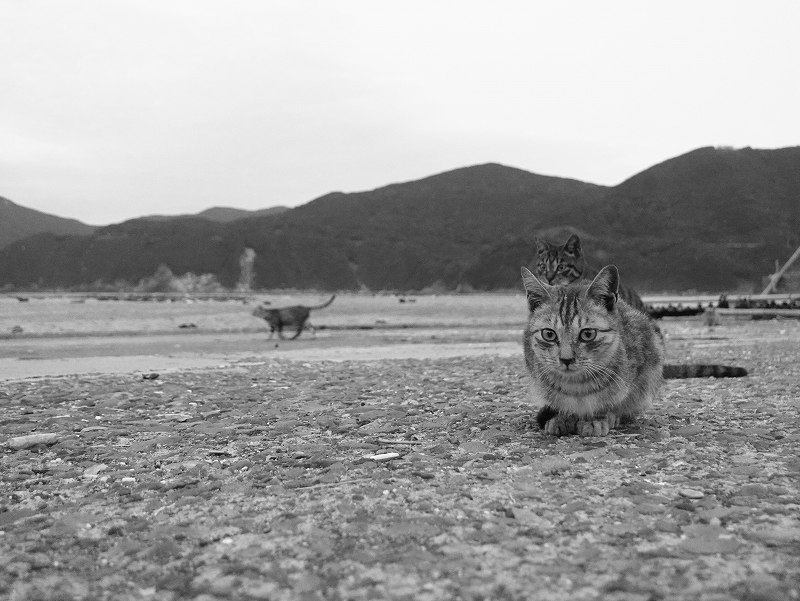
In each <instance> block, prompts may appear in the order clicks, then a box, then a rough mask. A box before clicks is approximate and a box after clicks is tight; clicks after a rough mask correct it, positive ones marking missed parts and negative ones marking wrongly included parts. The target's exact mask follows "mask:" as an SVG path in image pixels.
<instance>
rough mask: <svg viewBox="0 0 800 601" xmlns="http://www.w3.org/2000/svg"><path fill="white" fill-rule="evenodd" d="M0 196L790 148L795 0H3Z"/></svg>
mask: <svg viewBox="0 0 800 601" xmlns="http://www.w3.org/2000/svg"><path fill="white" fill-rule="evenodd" d="M0 22H2V35H0V196H5V197H7V198H9V199H10V200H12V201H14V202H16V203H18V204H21V205H24V206H27V207H30V208H35V209H38V210H41V211H45V212H48V213H55V214H57V215H62V216H67V217H75V218H78V219H80V220H82V221H85V222H87V223H91V224H107V223H111V222H117V221H122V220H124V219H128V218H131V217H136V216H141V215H145V214H152V213H166V214H179V213H193V212H198V211H201V210H203V209H206V208H208V207H211V206H233V207H238V208H246V209H257V208H265V207H269V206H273V205H279V204H283V205H290V206H293V205H297V204H301V203H304V202H307V201H309V200H312V199H313V198H316V197H317V196H321V195H322V194H325V193H327V192H330V191H334V190H340V191H346V192H351V191H360V190H369V189H373V188H376V187H379V186H383V185H386V184H389V183H394V182H399V181H408V180H413V179H418V178H421V177H425V176H428V175H432V174H434V173H439V172H442V171H447V170H449V169H454V168H458V167H463V166H467V165H473V164H478V163H486V162H498V163H503V164H506V165H510V166H513V167H519V168H521V169H525V170H528V171H532V172H535V173H542V174H546V175H558V176H563V177H571V178H575V179H581V180H584V181H590V182H594V183H599V184H609V185H613V184H617V183H619V182H621V181H623V180H624V179H626V178H628V177H630V176H632V175H634V174H635V173H637V172H638V171H641V170H642V169H645V168H647V167H649V166H651V165H653V164H655V163H658V162H661V161H663V160H666V159H668V158H670V157H673V156H676V155H679V154H682V153H684V152H687V151H689V150H692V149H694V148H697V147H700V146H719V145H730V146H735V147H741V146H752V147H755V148H779V147H785V146H796V145H798V144H800V35H798V26H799V25H798V24H800V2H798V1H797V0H783V1H781V0H754V1H740V0H719V1H716V0H714V1H709V0H687V1H683V0H670V1H669V2H644V1H641V0H631V1H617V0H604V1H602V2H598V1H596V0H591V1H563V2H556V1H553V0H548V1H546V2H538V1H534V0H520V1H508V0H483V1H474V0H452V1H444V0H419V1H417V0H402V1H399V0H394V1H388V0H386V1H381V0H318V1H313V2H312V1H303V0H287V1H278V0H219V1H217V0H130V1H127V0H0Z"/></svg>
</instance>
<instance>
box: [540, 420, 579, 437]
mask: <svg viewBox="0 0 800 601" xmlns="http://www.w3.org/2000/svg"><path fill="white" fill-rule="evenodd" d="M577 421H578V420H577V418H575V417H572V416H563V415H557V416H555V417H553V418H550V419H549V420H547V422H546V423H545V425H544V431H545V432H547V433H548V434H552V435H553V436H564V435H566V434H575V426H576V424H577Z"/></svg>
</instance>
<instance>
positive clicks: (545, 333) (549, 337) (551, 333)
mask: <svg viewBox="0 0 800 601" xmlns="http://www.w3.org/2000/svg"><path fill="white" fill-rule="evenodd" d="M539 336H541V337H542V340H544V341H545V342H555V341H556V340H558V334H556V331H555V330H551V329H550V328H543V329H542V330H540V331H539Z"/></svg>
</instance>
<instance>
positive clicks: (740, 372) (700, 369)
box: [664, 363, 747, 380]
mask: <svg viewBox="0 0 800 601" xmlns="http://www.w3.org/2000/svg"><path fill="white" fill-rule="evenodd" d="M746 375H747V370H746V369H745V368H744V367H734V366H732V365H703V364H691V363H689V364H684V365H669V364H667V365H664V378H666V379H668V380H670V379H672V380H677V379H681V378H742V377H744V376H746Z"/></svg>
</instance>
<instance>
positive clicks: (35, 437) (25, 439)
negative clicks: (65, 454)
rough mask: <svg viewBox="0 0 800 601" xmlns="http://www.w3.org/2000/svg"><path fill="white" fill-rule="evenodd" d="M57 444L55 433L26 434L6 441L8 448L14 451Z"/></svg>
mask: <svg viewBox="0 0 800 601" xmlns="http://www.w3.org/2000/svg"><path fill="white" fill-rule="evenodd" d="M57 442H58V434H55V433H42V434H28V435H26V436H17V437H15V438H11V439H9V441H8V446H9V447H11V448H12V449H14V450H15V451H21V450H22V449H29V448H31V447H35V446H36V445H39V444H47V445H51V444H55V443H57Z"/></svg>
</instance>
